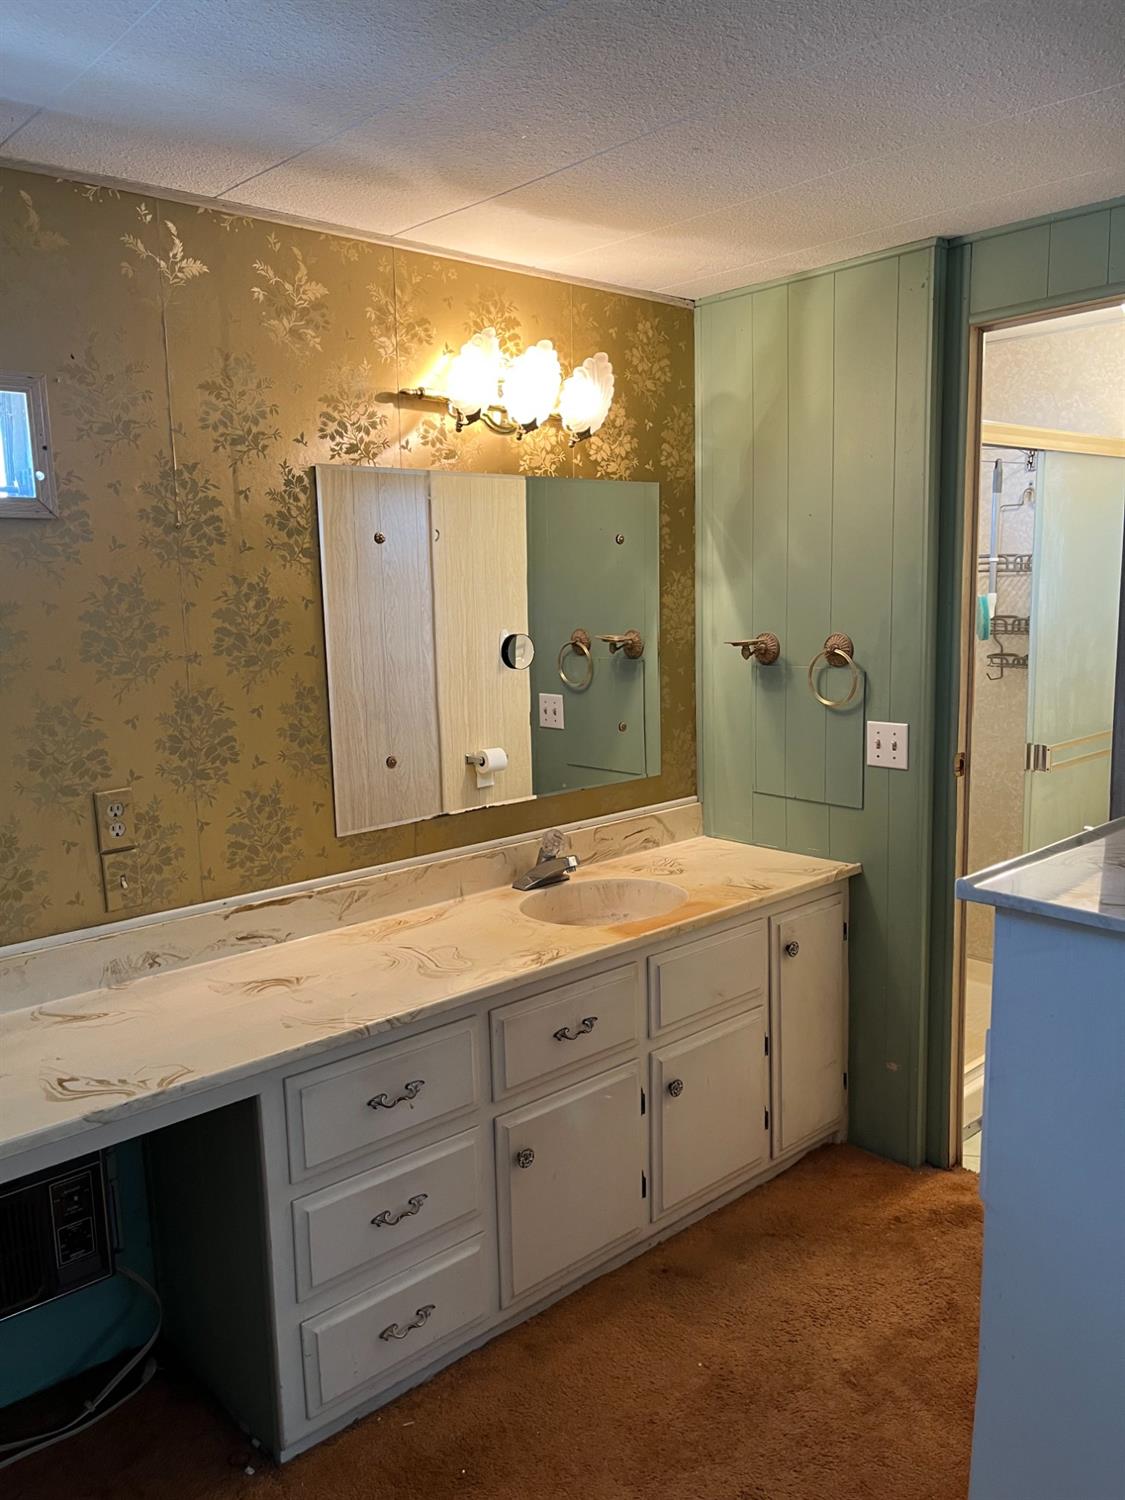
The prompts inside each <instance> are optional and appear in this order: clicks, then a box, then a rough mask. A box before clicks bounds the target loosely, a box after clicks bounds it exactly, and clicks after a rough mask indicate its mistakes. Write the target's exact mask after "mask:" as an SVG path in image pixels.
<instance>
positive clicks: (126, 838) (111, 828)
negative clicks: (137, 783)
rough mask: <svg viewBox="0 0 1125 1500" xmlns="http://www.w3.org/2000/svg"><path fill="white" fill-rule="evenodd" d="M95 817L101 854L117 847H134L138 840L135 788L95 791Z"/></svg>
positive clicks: (108, 852)
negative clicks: (134, 801) (135, 820)
mask: <svg viewBox="0 0 1125 1500" xmlns="http://www.w3.org/2000/svg"><path fill="white" fill-rule="evenodd" d="M94 819H95V821H96V823H97V828H98V852H99V854H112V853H113V852H114V850H116V849H132V848H133V847H134V845H135V844H136V842H137V830H136V826H135V824H134V822H133V788H132V787H131V786H123V787H119V788H118V789H117V791H115V792H95V793H94Z"/></svg>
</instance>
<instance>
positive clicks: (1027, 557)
mask: <svg viewBox="0 0 1125 1500" xmlns="http://www.w3.org/2000/svg"><path fill="white" fill-rule="evenodd" d="M993 562H995V563H996V571H997V573H1030V572H1031V553H1030V552H998V553H997V554H996V557H995V558H992V557H990V556H989V554H988V553H987V552H982V553H981V554H980V556H979V557H978V558H977V572H978V573H987V572H988V570H989V568H990V567H991V565H992V563H993Z"/></svg>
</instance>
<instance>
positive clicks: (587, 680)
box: [558, 625, 594, 693]
mask: <svg viewBox="0 0 1125 1500" xmlns="http://www.w3.org/2000/svg"><path fill="white" fill-rule="evenodd" d="M568 652H570V653H573V655H575V656H582V657H585V659H586V671H585V674H584V675H583V676H582V677H568V676H567V675H566V665H565V664H566V658H567V653H568ZM558 668H559V676H560V677H561V678H562V680H563V682H565V683H566V685H567V687H568V688H571V689H573V691H574V692H576V693H584V692H585V691H586V689H587V688H588V687H589V686H590V684H591V682H593V680H594V653H593V652H592V651H591V650H590V632H589V631H588V630H583V629H582V627H581V626H580V625H579V626H576V627H575V629H574V630H572V631H571V632H570V640H569V641H563V643H562V645H561V646H560V647H559V657H558Z"/></svg>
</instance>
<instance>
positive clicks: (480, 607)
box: [316, 465, 660, 835]
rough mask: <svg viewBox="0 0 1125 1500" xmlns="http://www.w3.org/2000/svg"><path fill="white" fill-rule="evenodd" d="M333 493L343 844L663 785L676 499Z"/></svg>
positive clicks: (579, 491)
mask: <svg viewBox="0 0 1125 1500" xmlns="http://www.w3.org/2000/svg"><path fill="white" fill-rule="evenodd" d="M316 483H317V501H318V515H319V526H320V539H321V548H320V550H321V577H322V583H323V595H324V632H325V646H326V656H327V664H328V696H329V709H330V718H331V735H332V772H333V793H334V798H335V807H336V831H337V833H338V834H341V835H343V834H348V833H357V832H360V831H363V830H366V829H371V828H381V827H386V826H389V825H391V824H395V823H404V822H413V821H414V820H416V819H419V818H426V817H434V816H437V815H438V814H440V813H452V812H462V811H466V810H467V809H469V808H473V807H482V806H488V805H490V804H495V803H502V802H514V801H522V800H525V799H527V798H529V797H533V796H542V795H545V794H547V793H551V792H560V791H566V790H570V789H573V788H577V787H593V786H601V785H605V784H607V783H610V782H618V781H626V780H630V779H634V778H637V777H643V776H653V775H656V774H657V773H658V772H659V769H660V689H659V652H658V641H657V631H658V624H659V531H660V525H659V515H660V493H659V486H658V485H656V484H647V483H618V482H612V481H605V480H572V479H527V480H525V479H523V478H521V477H519V476H514V475H489V474H450V473H445V472H425V471H417V470H395V469H370V468H366V469H365V468H351V467H348V468H345V467H342V466H335V465H321V466H319V467H318V468H317V470H316Z"/></svg>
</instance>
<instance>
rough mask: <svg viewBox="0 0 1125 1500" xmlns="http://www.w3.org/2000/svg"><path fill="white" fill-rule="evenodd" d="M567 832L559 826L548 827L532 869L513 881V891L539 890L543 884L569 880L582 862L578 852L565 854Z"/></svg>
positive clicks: (555, 883) (554, 883)
mask: <svg viewBox="0 0 1125 1500" xmlns="http://www.w3.org/2000/svg"><path fill="white" fill-rule="evenodd" d="M566 845H567V837H566V834H565V833H563V832H562V831H561V830H560V829H558V828H548V829H547V831H546V833H545V834H544V835H543V839H542V842H541V843H540V845H539V855H538V857H537V859H536V861H535V863H534V864H533V865H532V867H531V869H530V870H527V871H526V872H525V873H524V874H523V875H520V876H519V877H518V878H517V879H515V880H513V881H512V890H513V891H537V890H538V889H539V887H540V886H543V885H557V884H558V883H559V881H561V880H569V879H570V876H571V873H572V872H573V871H574V870H577V868H578V865H579V863H580V861H579V859H578V856H577V854H564V853H563V850H564V849H565V848H566Z"/></svg>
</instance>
